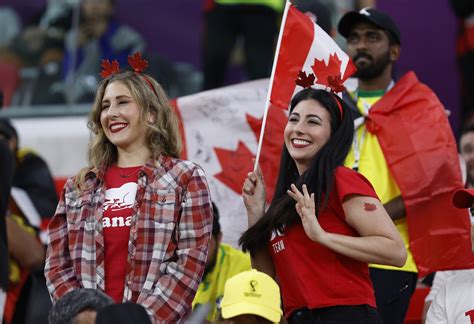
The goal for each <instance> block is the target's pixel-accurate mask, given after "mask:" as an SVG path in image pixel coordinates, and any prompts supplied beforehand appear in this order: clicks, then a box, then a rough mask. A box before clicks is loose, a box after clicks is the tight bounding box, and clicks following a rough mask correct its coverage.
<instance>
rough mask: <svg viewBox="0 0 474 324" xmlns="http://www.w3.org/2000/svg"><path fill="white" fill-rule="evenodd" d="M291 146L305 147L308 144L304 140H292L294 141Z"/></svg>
mask: <svg viewBox="0 0 474 324" xmlns="http://www.w3.org/2000/svg"><path fill="white" fill-rule="evenodd" d="M293 144H296V145H306V144H310V142H308V141H305V140H301V139H294V140H293Z"/></svg>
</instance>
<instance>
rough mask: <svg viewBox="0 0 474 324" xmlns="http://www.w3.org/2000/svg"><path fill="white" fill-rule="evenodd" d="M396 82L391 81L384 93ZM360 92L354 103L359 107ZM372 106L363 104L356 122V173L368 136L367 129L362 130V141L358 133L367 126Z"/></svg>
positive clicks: (354, 147) (354, 165) (354, 141)
mask: <svg viewBox="0 0 474 324" xmlns="http://www.w3.org/2000/svg"><path fill="white" fill-rule="evenodd" d="M394 85H395V82H393V80H392V81H390V84H389V85H388V87H387V89H385V92H384V93H387V91H389V90H390V89H392V88H393V86H394ZM358 92H359V91H358V90H356V92H355V95H354V98H353V99H354V101H355V102H356V104H357V106H359V105H358V104H359V102H358V101H359V93H358ZM370 108H371V105H370V104H369V103H368V102H365V101H364V102H362V116H361V117H358V118H356V119H355V120H354V138H353V140H352V151H353V152H354V164H352V169H353V170H355V171H358V170H359V163H360V154H361V151H362V145H363V144H364V140H365V136H366V135H367V128H364V129H363V130H362V134H361V135H360V139H359V138H358V137H357V131H358V130H359V128H360V127H362V125H365V120H366V117H367V116H368V115H369V110H370Z"/></svg>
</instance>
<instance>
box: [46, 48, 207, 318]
mask: <svg viewBox="0 0 474 324" xmlns="http://www.w3.org/2000/svg"><path fill="white" fill-rule="evenodd" d="M129 63H130V65H131V67H132V68H133V71H125V72H120V71H119V66H118V65H117V64H115V62H112V63H111V62H109V61H105V62H103V67H104V70H103V71H102V73H101V75H102V76H103V77H104V79H102V81H101V82H100V83H99V85H98V88H97V91H96V97H95V100H94V104H93V107H92V111H91V113H90V116H89V122H88V126H89V128H90V130H91V131H92V133H93V137H92V138H91V143H90V146H89V155H88V156H89V166H88V167H86V168H84V169H82V170H81V171H80V172H79V173H78V174H77V175H76V176H74V177H71V178H70V179H68V181H67V182H66V184H65V186H64V189H63V191H62V194H61V198H60V201H59V204H58V207H57V209H56V214H55V215H54V216H53V218H52V220H51V222H50V223H49V227H48V239H49V240H48V251H47V258H46V266H45V276H46V281H47V284H48V289H49V292H50V294H51V297H52V299H53V301H57V300H58V299H59V298H61V297H62V296H63V295H65V294H66V293H67V292H69V291H71V290H74V289H77V288H86V287H87V288H93V289H98V290H100V291H103V292H105V293H106V294H107V295H109V296H111V297H112V298H113V299H114V301H115V302H116V303H122V302H132V303H136V304H139V305H142V306H143V307H145V309H146V310H147V313H148V314H149V316H150V319H151V320H152V322H153V323H158V322H160V323H161V322H168V323H170V322H179V321H181V320H182V319H183V318H184V316H185V315H186V313H187V312H188V311H189V310H190V308H191V303H192V299H193V297H194V294H195V292H196V290H197V288H198V284H199V282H200V281H201V277H202V274H203V272H204V268H205V265H206V259H207V253H208V246H209V239H210V236H211V226H212V206H211V197H210V192H209V188H208V185H207V180H206V177H205V175H204V172H203V170H202V169H201V168H200V167H199V166H198V165H196V164H194V163H192V162H189V161H184V160H180V159H179V155H180V153H181V140H180V134H179V127H178V121H177V117H176V115H175V113H174V111H173V109H172V108H171V106H170V102H169V99H168V98H167V96H166V95H165V93H164V91H163V89H162V88H161V86H160V85H159V84H158V83H157V82H156V80H154V79H153V78H151V77H150V76H149V75H146V74H142V73H141V72H142V71H143V68H144V67H146V66H147V62H146V61H145V60H143V59H142V58H141V55H140V54H139V53H136V54H135V55H133V56H130V57H129Z"/></svg>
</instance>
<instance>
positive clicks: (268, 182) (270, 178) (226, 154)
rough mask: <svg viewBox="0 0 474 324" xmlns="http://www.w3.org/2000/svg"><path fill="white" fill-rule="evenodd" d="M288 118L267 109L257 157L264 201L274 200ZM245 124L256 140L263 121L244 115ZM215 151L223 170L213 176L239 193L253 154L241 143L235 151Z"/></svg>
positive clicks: (280, 111)
mask: <svg viewBox="0 0 474 324" xmlns="http://www.w3.org/2000/svg"><path fill="white" fill-rule="evenodd" d="M287 119H288V117H287V115H286V113H285V112H284V111H283V110H282V109H280V108H277V107H273V106H272V107H271V108H270V110H269V112H268V116H267V126H266V128H265V136H264V139H263V146H262V152H261V156H260V167H261V168H262V172H263V177H264V179H265V187H266V190H267V201H271V200H272V199H273V193H274V191H275V185H276V181H277V178H278V169H279V167H280V155H281V149H282V145H283V130H284V127H285V124H286V121H287ZM247 123H248V124H249V126H250V128H251V129H252V131H253V133H254V135H255V139H256V140H257V141H258V138H259V136H260V129H261V127H262V118H255V117H252V116H250V115H247ZM214 150H215V152H216V155H217V158H218V159H219V163H220V164H221V167H222V171H221V172H220V173H218V174H216V175H215V177H216V178H217V179H218V180H219V181H221V182H222V183H224V184H225V185H226V186H227V187H229V188H230V189H232V190H233V191H235V192H236V193H238V194H241V193H242V186H243V184H244V180H245V178H246V177H247V174H248V173H249V172H250V171H252V170H253V160H252V159H253V158H254V157H255V155H254V153H253V152H252V151H250V149H249V148H248V147H247V145H245V143H243V142H242V141H239V144H238V146H237V150H235V151H233V150H227V149H223V148H217V147H216V148H214Z"/></svg>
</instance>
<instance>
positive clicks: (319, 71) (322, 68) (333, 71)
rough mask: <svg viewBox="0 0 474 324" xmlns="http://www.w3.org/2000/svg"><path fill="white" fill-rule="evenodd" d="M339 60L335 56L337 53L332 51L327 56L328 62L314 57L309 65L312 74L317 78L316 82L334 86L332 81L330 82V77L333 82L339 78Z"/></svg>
mask: <svg viewBox="0 0 474 324" xmlns="http://www.w3.org/2000/svg"><path fill="white" fill-rule="evenodd" d="M341 63H342V62H341V60H340V59H339V57H338V56H337V53H333V54H331V55H330V56H329V61H328V64H327V65H326V62H324V60H318V59H314V64H313V66H311V69H313V72H314V74H315V75H316V77H317V78H318V79H317V80H316V83H318V84H322V85H325V86H328V87H332V86H334V83H333V84H331V81H330V78H332V80H333V82H335V81H336V80H341V85H342V79H341Z"/></svg>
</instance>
